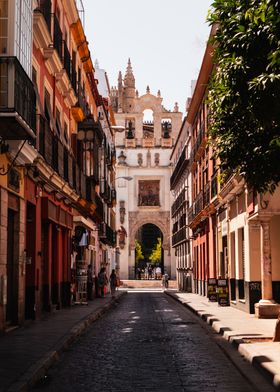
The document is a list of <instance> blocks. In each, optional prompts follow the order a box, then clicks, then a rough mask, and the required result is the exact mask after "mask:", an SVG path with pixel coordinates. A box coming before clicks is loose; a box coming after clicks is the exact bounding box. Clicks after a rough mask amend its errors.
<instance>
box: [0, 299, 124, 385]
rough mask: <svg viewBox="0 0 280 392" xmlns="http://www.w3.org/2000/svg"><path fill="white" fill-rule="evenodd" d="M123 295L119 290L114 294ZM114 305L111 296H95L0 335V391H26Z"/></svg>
mask: <svg viewBox="0 0 280 392" xmlns="http://www.w3.org/2000/svg"><path fill="white" fill-rule="evenodd" d="M124 294H125V292H118V293H117V296H118V297H119V296H122V295H124ZM117 299H118V298H117ZM117 299H116V300H117ZM114 304H115V300H114V299H112V298H111V297H110V296H108V297H106V298H97V299H95V300H94V301H90V302H89V304H88V305H78V306H73V307H71V308H65V309H61V310H59V311H58V312H56V313H55V314H52V315H50V316H49V317H46V318H45V319H43V320H40V321H34V322H32V323H30V324H28V325H26V326H25V327H21V328H18V329H15V330H14V331H12V332H9V333H7V334H6V335H3V336H0V391H1V392H2V391H11V392H12V391H15V392H18V391H24V390H28V389H29V386H30V385H31V384H32V383H33V382H35V381H36V380H37V379H39V378H41V377H42V376H43V375H44V374H45V372H46V370H47V369H48V368H49V367H50V366H51V365H52V364H53V363H54V362H56V361H57V359H58V358H59V356H60V354H61V353H62V351H63V350H64V349H66V348H67V347H69V346H70V345H71V344H72V343H73V341H74V340H75V339H76V338H77V337H78V336H79V335H80V334H81V333H83V331H84V330H85V329H86V328H87V327H88V326H89V325H90V324H91V323H93V322H94V321H95V320H97V319H98V318H99V317H100V316H101V315H102V314H104V313H105V312H106V311H107V310H108V309H110V308H111V307H112V306H114Z"/></svg>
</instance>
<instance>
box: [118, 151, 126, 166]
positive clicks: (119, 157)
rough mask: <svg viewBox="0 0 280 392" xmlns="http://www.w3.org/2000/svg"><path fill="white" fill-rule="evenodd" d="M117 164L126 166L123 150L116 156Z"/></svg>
mask: <svg viewBox="0 0 280 392" xmlns="http://www.w3.org/2000/svg"><path fill="white" fill-rule="evenodd" d="M118 165H119V166H126V165H127V163H126V155H124V152H123V151H121V153H120V155H119V156H118Z"/></svg>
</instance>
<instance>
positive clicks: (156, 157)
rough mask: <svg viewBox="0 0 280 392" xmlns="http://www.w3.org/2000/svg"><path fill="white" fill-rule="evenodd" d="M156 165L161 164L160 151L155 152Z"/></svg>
mask: <svg viewBox="0 0 280 392" xmlns="http://www.w3.org/2000/svg"><path fill="white" fill-rule="evenodd" d="M155 165H156V166H158V165H159V153H158V152H156V153H155Z"/></svg>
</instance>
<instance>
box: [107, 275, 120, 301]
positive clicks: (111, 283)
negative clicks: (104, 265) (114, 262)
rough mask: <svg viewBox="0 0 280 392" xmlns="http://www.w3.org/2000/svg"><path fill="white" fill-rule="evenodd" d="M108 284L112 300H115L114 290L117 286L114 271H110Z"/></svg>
mask: <svg viewBox="0 0 280 392" xmlns="http://www.w3.org/2000/svg"><path fill="white" fill-rule="evenodd" d="M109 282H110V289H111V295H112V298H115V294H116V288H117V285H118V278H117V275H116V271H115V270H114V269H112V272H111V275H110V278H109Z"/></svg>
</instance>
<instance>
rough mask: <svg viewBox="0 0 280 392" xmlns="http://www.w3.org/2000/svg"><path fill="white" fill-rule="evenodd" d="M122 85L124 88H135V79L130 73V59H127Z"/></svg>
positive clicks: (131, 72)
mask: <svg viewBox="0 0 280 392" xmlns="http://www.w3.org/2000/svg"><path fill="white" fill-rule="evenodd" d="M124 85H125V87H133V88H135V78H134V75H133V71H132V66H131V61H130V58H129V59H128V63H127V67H126V73H125V77H124Z"/></svg>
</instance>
